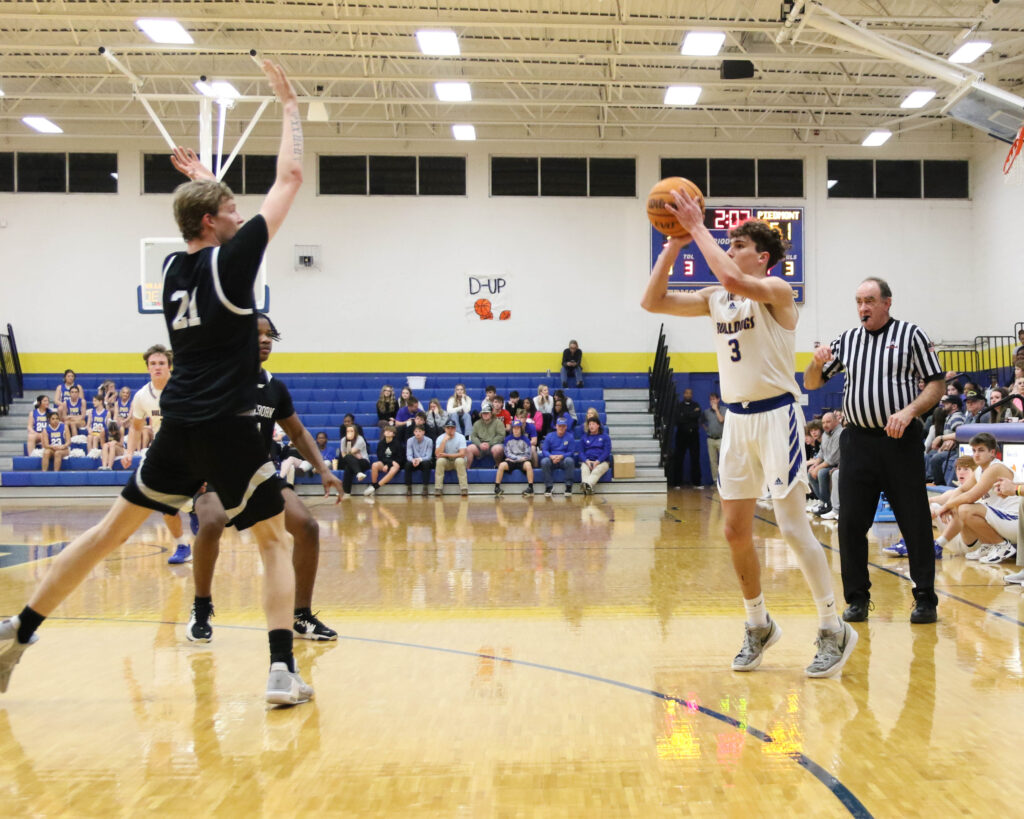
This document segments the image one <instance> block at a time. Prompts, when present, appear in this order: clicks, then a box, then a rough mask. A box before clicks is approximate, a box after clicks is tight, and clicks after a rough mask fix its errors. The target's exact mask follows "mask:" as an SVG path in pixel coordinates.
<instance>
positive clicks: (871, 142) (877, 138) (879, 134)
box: [861, 131, 892, 148]
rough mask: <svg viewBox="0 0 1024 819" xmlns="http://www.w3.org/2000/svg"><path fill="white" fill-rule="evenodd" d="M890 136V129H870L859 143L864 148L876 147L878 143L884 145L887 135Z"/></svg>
mask: <svg viewBox="0 0 1024 819" xmlns="http://www.w3.org/2000/svg"><path fill="white" fill-rule="evenodd" d="M891 136H892V131H872V132H871V133H870V134H868V135H867V136H866V137H864V141H863V142H862V143H861V145H863V146H864V147H865V148H877V147H878V146H879V145H884V144H885V143H886V142H888V141H889V137H891Z"/></svg>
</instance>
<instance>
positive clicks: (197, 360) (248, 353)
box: [160, 216, 268, 424]
mask: <svg viewBox="0 0 1024 819" xmlns="http://www.w3.org/2000/svg"><path fill="white" fill-rule="evenodd" d="M267 241H268V236H267V223H266V221H264V219H263V217H262V216H255V217H253V218H252V219H250V220H249V221H248V222H246V223H245V224H244V225H242V226H241V227H240V228H239V229H238V232H237V233H236V234H235V235H234V236H233V237H232V238H231V239H230V240H228V241H227V242H225V243H224V244H222V245H219V246H217V247H204V248H203V249H202V250H199V251H197V252H195V253H184V252H182V253H173V254H171V255H170V256H168V257H167V260H166V261H165V263H164V288H163V309H164V320H165V321H166V322H167V331H168V334H169V335H170V339H171V348H172V349H173V351H174V371H173V372H172V373H171V380H170V381H169V382H168V383H167V386H166V387H165V388H164V391H163V395H162V396H161V398H160V409H161V411H162V412H163V417H164V418H166V419H168V420H173V421H177V422H180V423H185V424H196V423H201V422H203V421H210V420H213V419H214V418H222V417H224V416H229V415H239V414H242V413H246V412H251V411H253V410H255V407H256V384H257V380H258V375H259V371H260V356H259V344H258V339H257V333H256V310H255V300H254V298H253V284H254V282H255V281H256V274H257V272H258V270H259V266H260V261H261V259H262V258H263V252H264V251H265V250H266V247H267Z"/></svg>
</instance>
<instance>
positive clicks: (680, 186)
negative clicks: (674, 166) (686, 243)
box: [647, 176, 704, 239]
mask: <svg viewBox="0 0 1024 819" xmlns="http://www.w3.org/2000/svg"><path fill="white" fill-rule="evenodd" d="M677 190H682V191H686V192H687V193H688V194H689V195H690V196H691V197H692V198H694V199H696V200H697V204H698V205H700V210H701V213H703V212H704V194H703V193H701V192H700V188H698V187H697V186H696V185H694V184H693V183H692V182H691V181H690V180H689V179H683V177H681V176H670V177H668V178H667V179H662V180H661V181H660V182H659V183H658V184H657V185H655V186H654V187H653V188H651V192H650V193H649V194H647V218H648V219H650V220H651V224H652V225H654V228H655V230H659V231H661V232H662V233H664V234H665V235H666V236H674V237H676V238H678V239H688V238H689V236H690V234H689V233H687V232H686V230H684V229H683V226H682V225H680V224H679V220H677V219H676V217H675V216H674V215H673V214H672V213H671V212H670V211H668V210H666V208H665V204H666V203H669V204H671V203H672V191H677Z"/></svg>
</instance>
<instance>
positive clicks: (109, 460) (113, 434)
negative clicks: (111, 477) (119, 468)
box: [100, 421, 124, 470]
mask: <svg viewBox="0 0 1024 819" xmlns="http://www.w3.org/2000/svg"><path fill="white" fill-rule="evenodd" d="M123 437H124V430H122V429H121V425H120V424H118V423H117V421H108V422H107V440H106V442H105V443H104V444H103V452H102V454H101V455H100V469H102V470H111V469H113V468H114V461H116V460H117V459H118V458H120V457H121V454H122V453H123V452H124V445H123V444H122V443H121V439H122V438H123Z"/></svg>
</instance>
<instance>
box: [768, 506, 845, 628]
mask: <svg viewBox="0 0 1024 819" xmlns="http://www.w3.org/2000/svg"><path fill="white" fill-rule="evenodd" d="M801 504H802V499H801V498H800V493H799V492H790V493H789V494H788V495H787V496H786V497H784V498H779V499H776V500H775V503H774V507H775V520H776V522H777V523H778V524H779V530H780V531H781V532H782V536H783V537H784V538H785V539H786V543H787V544H788V545H789V548H790V549H792V550H793V554H794V555H795V556H796V561H797V563H799V564H800V571H802V572H803V573H804V577H805V578H806V580H807V585H808V586H810V587H811V595H812V596H813V597H814V600H815V603H816V604H817V605H818V613H819V615H821V623H822V625H821V628H828V629H829V630H830V631H835V630H836V629H838V628H839V620H838V618H836V616H835V592H834V591H833V590H832V573H831V571H830V570H829V567H828V560H826V559H825V550H824V549H822V548H821V544H820V543H818V541H817V540H816V539H815V537H814V532H812V531H811V524H810V523H809V522H808V520H807V515H805V514H804V511H803V507H802V505H801ZM829 601H831V603H830V606H831V608H830V610H829V611H828V612H826V611H825V610H824V609H823V606H824V605H826V604H829ZM826 623H827V624H828V625H827V624H826Z"/></svg>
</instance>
